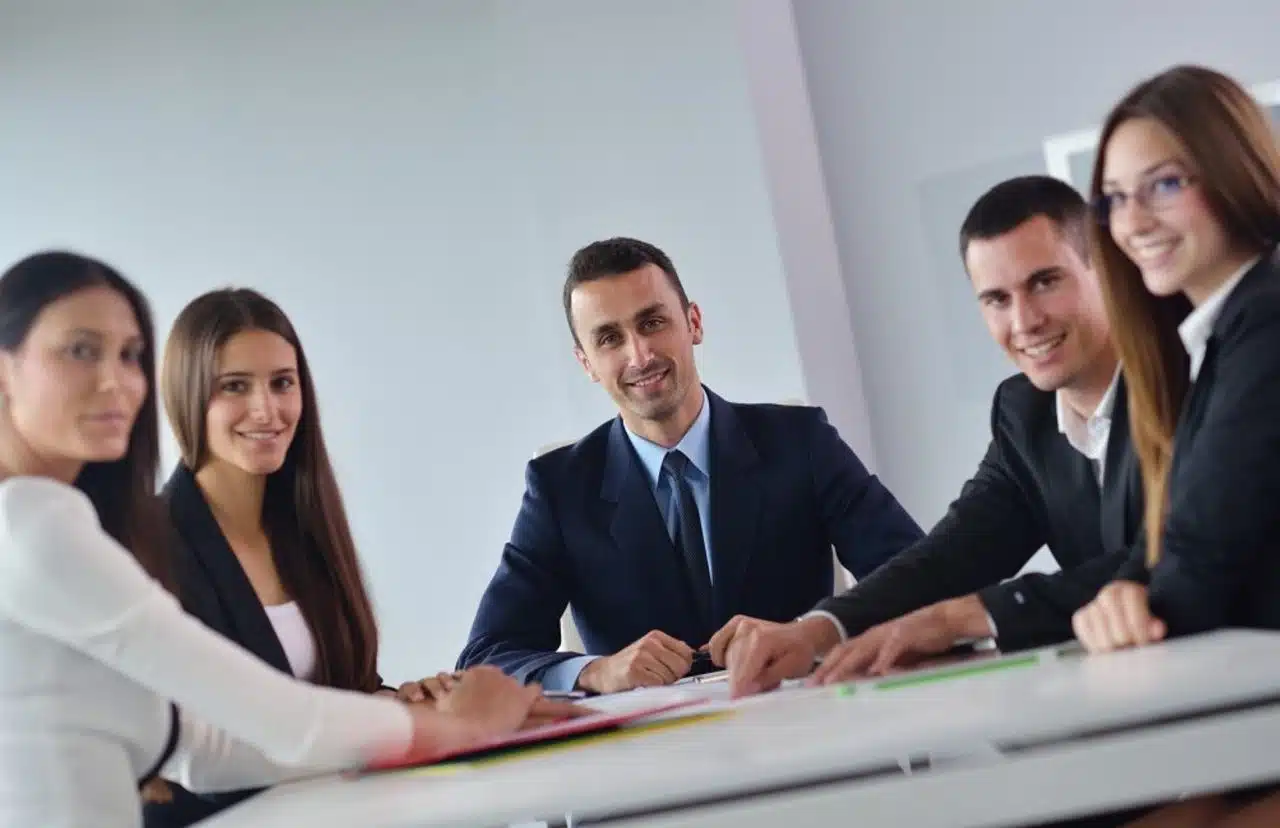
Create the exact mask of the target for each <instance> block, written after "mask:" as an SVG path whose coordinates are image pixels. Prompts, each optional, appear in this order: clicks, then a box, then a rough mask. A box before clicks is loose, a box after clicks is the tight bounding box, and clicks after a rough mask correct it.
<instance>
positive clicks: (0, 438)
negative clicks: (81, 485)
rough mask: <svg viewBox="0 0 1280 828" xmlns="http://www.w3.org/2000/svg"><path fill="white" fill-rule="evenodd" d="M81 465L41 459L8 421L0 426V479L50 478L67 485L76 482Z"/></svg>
mask: <svg viewBox="0 0 1280 828" xmlns="http://www.w3.org/2000/svg"><path fill="white" fill-rule="evenodd" d="M83 468H84V463H82V462H81V461H79V460H70V459H67V458H61V457H56V458H47V457H41V456H40V455H39V454H38V453H37V452H35V451H33V450H32V449H31V447H30V446H28V445H27V443H26V441H24V440H23V439H22V438H21V437H19V436H18V434H17V433H16V432H14V430H13V426H12V424H11V423H10V422H9V421H8V418H5V419H4V423H3V425H2V426H0V479H4V478H8V477H50V478H53V479H54V480H60V481H62V482H63V483H66V484H67V485H68V486H70V485H73V484H74V483H75V482H76V478H77V477H79V476H80V470H81V469H83Z"/></svg>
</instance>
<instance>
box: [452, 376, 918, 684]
mask: <svg viewBox="0 0 1280 828" xmlns="http://www.w3.org/2000/svg"><path fill="white" fill-rule="evenodd" d="M707 399H708V401H709V404H710V405H711V518H710V526H711V544H710V545H711V549H712V563H713V567H712V571H713V572H714V574H715V583H714V589H713V598H712V603H713V617H712V619H711V623H710V624H708V622H707V621H706V620H704V619H702V618H700V616H699V613H698V611H697V608H696V605H695V604H694V599H693V596H692V595H691V594H690V592H689V587H688V580H687V578H686V576H685V570H684V563H683V561H682V559H681V557H680V554H679V552H678V551H677V550H676V548H675V546H674V545H673V544H672V542H671V539H670V537H669V536H668V534H667V530H666V527H665V525H664V523H663V521H662V517H661V513H660V512H659V510H658V505H657V501H656V500H655V498H654V494H653V491H652V489H651V486H650V483H649V480H648V478H647V477H646V475H645V472H644V469H643V468H642V467H641V465H640V460H639V458H638V457H637V456H636V454H635V450H634V448H632V446H631V442H630V440H629V439H628V437H627V434H626V432H625V430H624V428H623V425H622V421H621V419H618V418H615V419H614V420H612V421H610V422H607V423H605V424H604V425H602V426H600V427H599V428H597V429H596V430H595V431H593V432H591V433H590V434H588V435H587V436H586V437H584V438H583V439H581V440H579V441H578V442H577V443H576V444H574V445H572V446H567V447H565V448H561V449H558V450H556V451H553V452H550V453H548V454H546V455H544V456H542V457H539V458H537V459H535V460H533V461H532V462H530V463H529V465H528V468H527V469H526V471H525V481H526V490H525V494H524V501H523V503H522V504H521V507H520V513H519V515H517V517H516V522H515V528H514V529H513V530H512V532H511V540H510V541H509V542H508V543H507V545H506V547H505V548H504V549H503V551H502V560H501V563H500V564H499V566H498V570H497V572H496V573H495V574H494V576H493V579H492V581H491V582H490V583H489V586H488V588H487V589H486V590H485V593H484V596H483V597H482V598H481V601H480V607H479V609H478V611H477V613H476V618H475V621H474V623H473V624H472V628H471V635H470V639H469V641H468V642H467V645H466V648H465V649H464V650H463V652H462V654H461V656H460V657H459V658H458V666H459V667H460V668H464V667H470V666H474V665H477V664H493V665H496V666H498V667H500V668H502V669H503V670H504V671H506V672H507V673H509V674H511V675H513V676H515V677H516V678H519V679H521V680H523V681H536V680H539V679H540V677H541V675H542V674H543V673H544V672H545V671H546V670H547V668H548V667H550V666H552V665H554V664H557V663H559V662H561V661H564V660H566V659H568V658H572V657H574V656H576V655H580V654H579V653H558V652H556V651H555V650H556V648H557V647H559V645H560V623H559V622H560V617H561V615H562V614H563V613H564V610H565V607H566V605H570V606H572V608H573V617H574V620H575V622H576V624H577V627H578V631H579V633H580V634H581V636H582V640H583V643H584V645H585V647H586V650H587V652H588V654H593V655H609V654H612V653H615V652H617V651H619V650H621V649H623V648H624V647H626V646H627V645H629V644H631V643H632V642H634V641H635V640H637V639H639V638H641V637H642V636H643V635H645V634H646V633H647V632H649V631H650V630H654V629H657V630H662V631H663V632H665V633H667V634H668V635H671V636H673V637H675V638H678V639H680V640H682V641H684V642H686V643H687V644H689V645H690V646H693V647H698V646H701V645H703V644H705V643H706V641H707V640H708V639H709V638H710V637H711V635H712V633H714V632H715V630H716V629H718V628H719V626H720V625H722V624H723V623H724V622H726V621H728V620H729V619H730V618H731V617H732V616H734V615H735V614H744V615H750V616H754V617H757V618H764V619H769V620H773V621H789V620H792V619H794V618H796V617H797V616H799V615H801V614H803V613H804V612H805V611H807V610H809V609H810V608H811V607H813V605H814V604H815V603H817V602H818V600H820V599H821V598H823V597H824V596H828V595H830V594H831V592H832V588H833V583H832V565H831V548H832V546H834V547H835V549H836V551H837V554H838V555H839V558H840V561H841V563H843V564H844V566H845V567H846V568H847V569H848V570H849V571H850V572H852V573H853V574H854V576H855V577H857V578H862V577H864V576H866V575H868V574H869V573H870V572H871V571H872V570H874V569H875V568H876V567H878V566H880V565H881V564H883V563H884V562H885V561H887V560H889V559H890V558H891V557H893V556H894V555H895V554H897V553H898V552H899V551H900V550H902V549H904V548H905V547H907V546H910V545H911V544H912V543H913V542H915V541H916V540H917V539H919V538H920V537H921V536H922V534H923V533H922V532H921V529H920V527H919V526H917V525H916V523H915V521H914V520H912V519H911V517H910V516H909V515H908V514H907V513H906V511H905V510H904V509H903V508H902V506H901V505H899V503H898V501H897V500H896V499H894V497H893V495H892V494H890V493H889V491H888V490H887V489H886V488H885V487H884V486H883V485H882V484H881V483H880V481H879V480H878V479H877V478H876V477H875V476H874V475H872V474H870V473H869V472H868V471H867V469H866V467H865V466H863V464H862V462H861V461H860V460H858V458H857V456H856V455H855V454H854V453H853V451H852V450H851V449H850V448H849V446H847V445H846V444H845V443H844V441H843V440H841V439H840V436H839V434H837V432H836V430H835V428H833V427H832V426H831V425H830V424H828V422H827V418H826V415H825V414H824V412H823V411H822V409H820V408H813V407H807V406H786V405H741V404H736V403H728V402H725V401H724V400H722V399H720V398H719V397H717V396H716V395H714V394H712V393H711V392H709V391H708V392H707Z"/></svg>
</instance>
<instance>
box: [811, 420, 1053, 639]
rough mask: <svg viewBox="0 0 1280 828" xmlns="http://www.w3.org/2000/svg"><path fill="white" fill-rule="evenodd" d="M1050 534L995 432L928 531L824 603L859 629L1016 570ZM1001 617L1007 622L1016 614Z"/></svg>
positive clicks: (823, 607)
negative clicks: (1012, 470) (970, 475)
mask: <svg viewBox="0 0 1280 828" xmlns="http://www.w3.org/2000/svg"><path fill="white" fill-rule="evenodd" d="M1044 540H1045V537H1044V532H1043V530H1042V528H1041V526H1040V525H1039V523H1038V521H1037V520H1036V519H1035V516H1034V513H1033V509H1032V507H1031V504H1030V503H1029V502H1028V501H1027V498H1026V497H1025V495H1024V494H1023V492H1022V489H1021V488H1020V487H1019V485H1018V483H1017V481H1016V480H1015V479H1014V478H1013V476H1012V474H1011V473H1010V471H1009V469H1008V466H1007V463H1006V461H1005V459H1004V458H1003V456H1002V453H1001V450H1000V446H999V444H998V443H997V442H996V441H995V440H993V441H992V442H991V444H990V446H989V447H988V449H987V453H986V455H985V456H984V457H983V458H982V462H981V463H980V464H979V465H978V471H977V473H976V474H974V476H973V478H972V479H970V480H969V481H968V482H967V483H965V485H964V487H963V488H962V489H961V492H960V497H959V498H957V499H956V500H955V502H953V503H952V504H951V506H950V508H949V509H948V510H947V513H946V515H944V516H943V518H942V520H940V521H938V523H937V525H936V526H934V528H933V530H932V531H931V532H929V534H928V535H927V536H926V537H924V538H923V539H922V540H920V541H919V542H918V543H916V544H914V545H913V546H911V548H909V549H907V550H906V551H904V552H903V553H902V554H900V555H898V556H897V557H895V558H894V559H893V560H892V561H890V562H889V563H888V564H886V565H885V566H884V567H882V568H880V569H879V570H877V571H875V572H874V573H872V574H871V575H870V577H868V578H866V579H865V580H860V581H859V582H858V583H857V584H855V585H854V586H853V588H852V589H850V590H849V591H847V592H845V593H844V594H842V595H837V596H835V597H832V598H828V599H827V600H825V601H823V602H822V603H821V604H819V605H818V607H817V609H819V610H822V611H826V612H830V613H831V614H832V615H834V616H835V617H836V618H838V619H839V620H840V622H841V624H842V625H843V626H844V628H845V630H846V632H847V633H848V634H849V635H851V636H852V635H858V634H859V633H861V632H863V631H865V630H867V629H868V628H870V627H873V626H875V625H876V624H881V623H884V622H886V621H890V620H892V619H894V618H897V617H899V616H901V615H904V614H906V613H908V612H911V611H913V610H916V609H920V608H921V607H925V606H928V605H929V604H933V603H936V602H937V601H942V600H944V599H947V598H954V597H955V596H957V595H965V594H968V593H971V592H975V591H977V590H979V589H981V588H983V587H986V586H989V585H991V584H994V583H996V582H998V581H1000V580H1001V579H1003V578H1008V577H1010V576H1012V575H1014V574H1016V573H1017V571H1018V570H1019V569H1020V568H1021V567H1022V566H1023V565H1024V564H1025V563H1026V562H1027V561H1028V560H1030V558H1031V556H1032V555H1034V554H1035V552H1036V550H1037V549H1039V548H1040V546H1042V545H1043V543H1044ZM997 609H998V610H1003V609H1004V605H1003V604H1001V605H999V606H998V607H997ZM996 623H997V626H999V627H1004V626H1012V625H1013V624H1014V623H1016V621H1015V620H1014V619H1013V618H1012V617H1009V618H1007V619H1005V620H1004V623H1001V620H1000V619H997V620H996Z"/></svg>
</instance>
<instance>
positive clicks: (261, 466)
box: [236, 457, 284, 477]
mask: <svg viewBox="0 0 1280 828" xmlns="http://www.w3.org/2000/svg"><path fill="white" fill-rule="evenodd" d="M236 465H237V466H239V467H240V469H241V470H242V471H244V472H245V473H246V474H258V475H262V476H263V477H265V476H267V475H268V474H275V473H276V472H278V471H280V469H281V468H282V467H283V466H284V458H283V457H280V458H278V459H275V458H273V459H270V460H264V459H263V458H261V457H256V458H247V457H246V458H242V459H241V460H240V462H238V463H236Z"/></svg>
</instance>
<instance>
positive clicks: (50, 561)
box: [0, 253, 572, 828]
mask: <svg viewBox="0 0 1280 828" xmlns="http://www.w3.org/2000/svg"><path fill="white" fill-rule="evenodd" d="M154 351H155V349H154V338H153V332H152V326H151V319H150V313H149V310H148V308H147V304H146V301H145V300H144V299H143V297H142V296H141V294H139V292H138V291H137V290H136V289H135V288H134V287H133V286H132V285H130V284H129V283H128V282H127V281H126V280H125V279H124V278H122V277H121V276H120V275H119V274H118V273H116V272H115V271H113V270H112V269H110V268H109V267H107V266H105V265H103V264H101V263H99V262H95V261H93V260H90V259H86V258H84V257H81V256H77V255H73V254H68V253H43V254H38V255H36V256H32V257H30V258H28V259H25V260H23V261H22V262H19V263H18V264H17V265H15V266H14V267H13V268H11V269H10V270H9V271H8V272H7V273H6V274H5V275H4V276H3V277H2V278H0V826H3V828H17V827H18V826H21V828H30V826H34V825H40V826H86V825H93V826H105V828H126V827H127V828H133V827H134V826H137V825H138V824H140V819H141V816H140V803H139V797H138V787H139V785H140V784H141V783H143V782H145V781H146V780H147V779H148V778H150V777H152V776H154V775H155V774H157V773H158V774H160V775H163V776H165V777H167V778H170V779H173V780H174V781H176V782H179V783H180V784H182V785H183V786H185V787H187V788H189V789H191V790H195V791H210V790H221V789H236V788H244V787H251V786H255V785H265V784H270V783H272V782H276V781H280V780H282V779H285V778H288V777H290V776H298V775H302V774H306V773H315V772H318V771H325V770H334V769H339V768H344V767H350V766H355V765H358V764H360V763H362V762H364V761H366V760H368V759H370V758H372V757H374V756H381V755H402V754H405V753H416V752H422V753H429V752H432V751H434V750H440V749H448V748H451V747H455V746H463V745H467V744H471V743H473V742H475V741H477V740H480V739H484V738H486V737H489V736H493V735H497V734H500V733H503V732H507V731H512V730H515V729H517V728H519V727H521V726H522V725H523V724H524V723H525V722H526V721H527V720H528V719H529V718H530V717H541V716H545V717H551V718H554V717H557V716H562V715H570V714H571V713H572V709H571V708H565V707H563V706H558V705H554V704H552V703H550V702H547V701H545V700H543V699H541V698H540V696H539V694H538V690H537V688H535V687H529V688H523V687H520V686H519V685H517V684H516V683H515V682H514V681H512V680H509V679H507V678H505V677H504V676H501V675H500V674H498V673H497V672H496V671H480V672H472V673H469V674H468V675H467V677H466V678H465V679H464V680H463V682H462V683H461V684H460V685H459V686H458V687H456V688H455V689H454V691H453V693H452V694H450V696H449V698H448V700H447V701H446V702H444V703H442V704H441V705H440V706H439V707H438V708H436V709H432V708H430V707H428V706H423V705H406V704H404V703H402V702H399V701H396V700H394V699H391V698H387V697H379V696H370V695H364V694H359V693H351V692H344V691H339V690H333V689H328V688H320V687H315V686H312V685H308V684H305V683H302V682H298V681H296V680H294V679H292V678H290V677H289V676H287V675H285V674H284V673H282V672H280V671H278V670H274V669H272V668H270V667H268V666H267V665H265V664H263V663H262V662H261V661H260V660H258V659H256V658H254V657H253V656H251V655H249V654H248V653H246V652H245V651H243V650H241V649H240V648H238V647H236V646H235V645H233V644H231V643H230V642H229V641H227V640H226V639H224V638H221V637H219V636H218V635H216V634H215V633H213V632H211V631H209V630H208V629H207V628H206V627H204V626H203V625H202V624H200V623H199V622H198V621H196V620H195V619H193V618H191V617H190V616H188V615H186V614H184V613H183V611H182V610H181V608H180V606H179V604H178V602H177V600H176V599H175V598H174V597H173V595H172V594H171V593H170V592H169V591H168V590H167V589H166V588H165V586H164V584H166V583H168V575H167V573H166V569H167V567H166V564H165V559H166V555H167V552H168V549H169V546H168V544H169V537H168V534H167V530H166V524H165V517H164V515H163V511H162V510H161V509H160V507H159V504H158V501H157V500H156V498H155V496H154V484H155V481H156V471H157V460H158V455H159V450H158V415H157V411H156V405H155V394H154V385H155V383H154V379H155V364H154Z"/></svg>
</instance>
